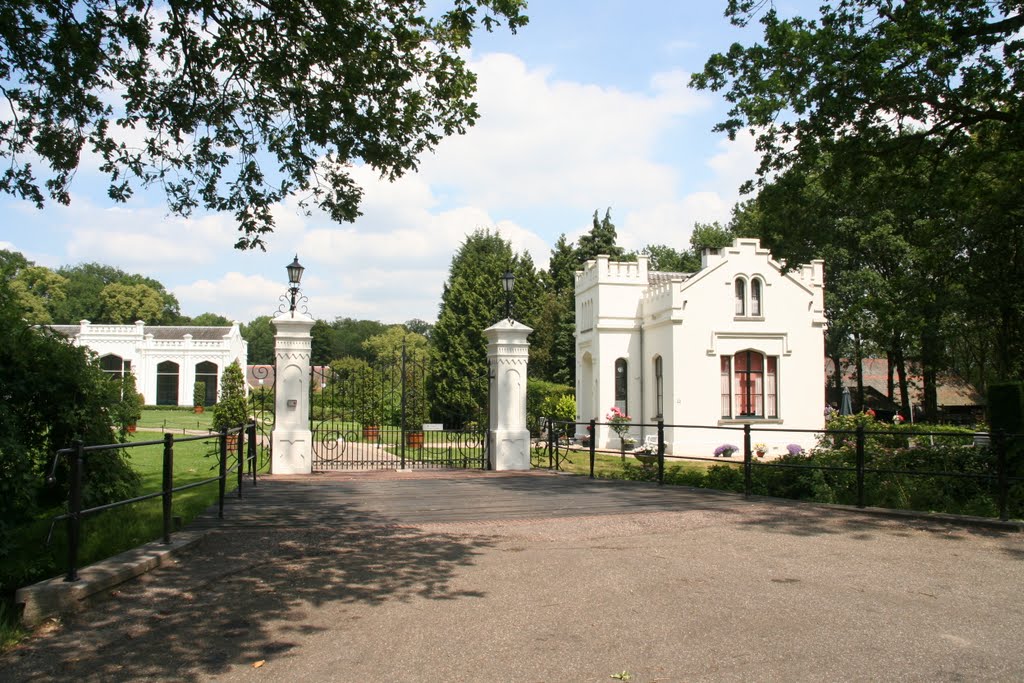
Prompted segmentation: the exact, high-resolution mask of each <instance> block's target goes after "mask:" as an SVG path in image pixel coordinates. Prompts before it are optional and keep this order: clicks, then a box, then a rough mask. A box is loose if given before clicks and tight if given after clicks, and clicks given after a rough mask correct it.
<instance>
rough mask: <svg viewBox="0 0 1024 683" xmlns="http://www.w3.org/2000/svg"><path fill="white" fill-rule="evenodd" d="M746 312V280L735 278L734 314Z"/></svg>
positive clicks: (744, 313)
mask: <svg viewBox="0 0 1024 683" xmlns="http://www.w3.org/2000/svg"><path fill="white" fill-rule="evenodd" d="M746 314H747V281H746V280H744V279H743V278H741V277H738V278H736V315H746Z"/></svg>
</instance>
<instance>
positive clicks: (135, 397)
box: [111, 371, 145, 441]
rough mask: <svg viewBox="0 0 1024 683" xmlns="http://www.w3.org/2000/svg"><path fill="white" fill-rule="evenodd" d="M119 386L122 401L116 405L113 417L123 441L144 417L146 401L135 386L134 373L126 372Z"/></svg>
mask: <svg viewBox="0 0 1024 683" xmlns="http://www.w3.org/2000/svg"><path fill="white" fill-rule="evenodd" d="M115 381H116V380H115ZM117 384H119V385H120V386H119V387H118V391H119V394H120V397H121V400H119V401H118V402H117V403H115V404H114V406H113V408H112V410H111V417H112V418H113V420H114V425H115V426H116V427H117V430H118V434H119V435H120V437H121V440H122V441H123V440H124V439H125V436H126V435H127V434H128V428H129V427H131V426H134V425H136V424H138V422H139V418H141V417H142V405H143V403H144V402H145V401H144V399H143V397H142V394H140V393H139V390H138V388H137V387H136V386H135V374H134V373H132V372H130V371H129V372H126V373H125V374H124V377H123V378H122V379H121V380H120V381H119V382H117Z"/></svg>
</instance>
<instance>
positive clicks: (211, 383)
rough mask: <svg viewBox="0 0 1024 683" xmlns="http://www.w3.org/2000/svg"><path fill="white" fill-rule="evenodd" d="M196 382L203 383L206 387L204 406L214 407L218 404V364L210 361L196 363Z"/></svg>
mask: <svg viewBox="0 0 1024 683" xmlns="http://www.w3.org/2000/svg"><path fill="white" fill-rule="evenodd" d="M196 382H202V383H203V384H204V385H205V387H206V390H205V395H204V398H203V405H204V406H212V405H213V404H214V403H216V402H217V364H216V363H211V362H210V361H203V362H202V363H196Z"/></svg>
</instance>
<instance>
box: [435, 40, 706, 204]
mask: <svg viewBox="0 0 1024 683" xmlns="http://www.w3.org/2000/svg"><path fill="white" fill-rule="evenodd" d="M471 66H472V67H473V69H474V70H475V71H476V72H477V74H478V78H479V91H478V94H477V101H478V103H479V109H480V114H481V118H480V121H479V122H478V123H477V125H476V126H475V127H474V128H472V129H470V130H469V132H468V133H467V134H466V135H464V136H457V137H453V138H449V139H447V140H445V141H444V142H443V143H441V145H439V147H438V150H437V152H436V154H435V155H433V156H432V157H429V158H427V159H425V160H424V162H423V165H422V174H423V175H424V176H425V177H426V178H427V179H428V181H429V182H430V183H431V184H436V185H440V186H443V187H446V188H448V187H451V188H452V189H453V192H454V193H455V195H456V196H457V197H458V198H459V199H460V200H461V201H463V202H465V203H469V204H479V205H485V206H487V207H489V208H491V209H499V208H514V207H519V206H522V205H524V204H525V205H546V204H547V205H550V204H562V205H565V204H569V205H572V206H575V207H578V208H580V209H581V210H587V208H588V207H593V206H595V205H597V204H602V203H606V202H608V201H610V200H611V201H614V200H617V199H618V198H629V201H630V202H644V201H659V200H663V199H665V198H667V197H670V196H671V195H672V193H673V192H674V186H675V183H676V180H677V177H676V172H675V170H674V169H673V168H672V167H671V166H670V165H667V164H664V163H657V162H655V161H652V151H653V150H654V149H655V147H656V145H657V143H658V141H659V139H660V137H661V136H662V135H663V134H664V133H665V132H666V131H667V130H669V129H670V128H671V127H672V126H674V125H676V124H677V123H678V120H679V118H680V117H683V116H686V115H688V114H692V113H694V112H697V111H699V110H701V109H703V108H705V107H706V106H707V105H708V100H707V99H706V98H705V97H704V96H702V95H699V94H696V93H694V92H693V91H691V90H688V89H687V88H686V87H685V81H686V79H687V78H688V76H687V74H685V73H682V72H668V73H663V74H656V75H655V76H653V77H652V79H651V90H652V93H651V94H643V93H629V92H623V91H621V90H619V89H617V88H613V87H602V86H597V85H592V84H585V83H574V82H569V81H560V80H556V79H554V78H553V76H552V74H551V72H550V71H548V70H545V69H529V68H527V66H526V65H525V64H524V63H523V61H522V60H520V59H519V58H518V57H515V56H512V55H508V54H490V55H485V56H483V57H481V58H479V59H476V60H474V61H473V62H472V63H471ZM595 202H596V204H595Z"/></svg>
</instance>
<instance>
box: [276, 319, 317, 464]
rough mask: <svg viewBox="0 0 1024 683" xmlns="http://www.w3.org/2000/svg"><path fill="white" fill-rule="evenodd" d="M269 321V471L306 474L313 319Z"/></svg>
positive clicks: (309, 453) (309, 457)
mask: <svg viewBox="0 0 1024 683" xmlns="http://www.w3.org/2000/svg"><path fill="white" fill-rule="evenodd" d="M271 322H273V323H274V327H276V328H277V334H275V335H274V355H275V360H276V365H275V370H274V372H275V373H276V380H275V394H276V395H275V397H274V407H275V414H274V431H273V433H272V434H271V437H270V438H271V442H272V444H273V453H274V455H273V458H272V459H271V461H270V472H271V474H309V473H310V472H312V471H313V458H312V455H313V449H312V433H311V432H310V430H309V364H310V355H311V353H312V337H311V336H310V330H312V329H313V321H312V320H309V319H308V318H297V317H295V314H294V312H291V313H284V314H282V315H280V316H278V317H277V318H274V319H273V320H272V321H271Z"/></svg>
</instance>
